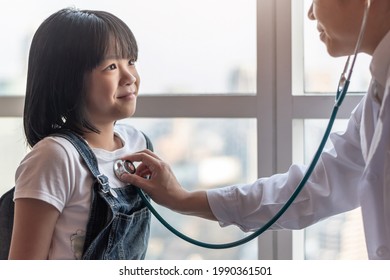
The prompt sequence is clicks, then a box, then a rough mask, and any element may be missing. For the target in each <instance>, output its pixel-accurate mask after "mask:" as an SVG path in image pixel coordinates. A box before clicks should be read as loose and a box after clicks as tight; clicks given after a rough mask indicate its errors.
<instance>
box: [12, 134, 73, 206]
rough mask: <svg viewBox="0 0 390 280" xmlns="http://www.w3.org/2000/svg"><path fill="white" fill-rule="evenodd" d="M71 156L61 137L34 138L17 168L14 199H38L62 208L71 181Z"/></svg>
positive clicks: (70, 192) (69, 189) (69, 193)
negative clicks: (34, 141)
mask: <svg viewBox="0 0 390 280" xmlns="http://www.w3.org/2000/svg"><path fill="white" fill-rule="evenodd" d="M71 157H74V155H70V154H69V152H68V151H67V149H66V147H65V146H64V145H63V144H62V143H61V141H58V140H56V139H54V138H52V137H47V138H45V139H43V140H41V141H40V142H38V143H37V144H36V145H35V146H34V147H33V149H32V150H31V151H30V152H29V153H28V154H27V155H26V157H25V158H24V159H23V160H22V162H21V163H20V165H19V167H18V168H17V171H16V174H15V195H14V199H15V200H16V199H19V198H34V199H39V200H42V201H45V202H47V203H49V204H51V205H53V206H54V207H55V208H57V209H58V211H60V212H62V210H63V208H64V205H65V204H66V202H67V201H68V199H69V198H70V196H71V194H72V191H73V190H72V188H73V186H74V185H75V184H74V176H73V175H72V174H73V172H70V170H74V160H72V159H71Z"/></svg>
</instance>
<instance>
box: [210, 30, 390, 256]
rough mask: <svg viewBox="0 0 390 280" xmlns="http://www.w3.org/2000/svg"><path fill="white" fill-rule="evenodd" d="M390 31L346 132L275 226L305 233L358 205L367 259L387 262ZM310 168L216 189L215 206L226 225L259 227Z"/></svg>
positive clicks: (295, 167)
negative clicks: (360, 212) (366, 91)
mask: <svg viewBox="0 0 390 280" xmlns="http://www.w3.org/2000/svg"><path fill="white" fill-rule="evenodd" d="M389 67H390V32H389V33H388V34H387V35H386V37H385V38H384V39H383V40H382V42H381V43H380V45H379V46H378V47H377V49H376V50H375V52H374V54H373V58H372V62H371V66H370V70H371V74H372V78H373V79H372V82H371V85H370V88H369V90H368V93H367V94H366V95H365V97H364V98H363V99H362V101H361V102H360V104H359V105H358V106H357V107H356V108H355V110H354V111H353V112H352V115H351V118H350V120H349V122H348V126H347V129H346V131H345V132H344V133H342V134H340V133H338V134H337V133H333V134H331V136H330V140H331V142H332V144H333V146H332V148H331V149H330V150H327V151H325V152H323V153H322V155H321V158H320V160H319V162H318V164H317V166H316V168H315V169H314V171H313V174H312V176H311V177H310V179H309V181H308V183H307V184H306V186H305V187H304V188H303V190H302V192H301V193H300V194H299V196H298V197H297V198H296V199H295V201H294V202H293V204H292V205H291V207H290V208H289V209H288V210H287V211H286V212H285V213H284V215H283V216H281V217H280V218H279V219H278V221H277V222H276V223H275V224H274V225H273V226H272V227H271V229H301V228H304V227H307V226H309V225H312V224H314V223H316V222H317V221H320V220H322V219H325V218H327V217H330V216H332V215H335V214H339V213H342V212H346V211H349V210H352V209H354V208H357V207H361V210H362V214H363V222H364V231H365V237H366V244H367V250H368V256H369V258H370V259H390V68H389ZM305 171H306V167H305V166H299V165H293V166H291V167H290V169H289V170H288V172H287V173H285V174H277V175H273V176H271V177H269V178H261V179H258V180H257V181H255V182H254V183H252V184H245V185H235V186H229V187H225V188H217V189H212V190H209V191H208V192H207V197H208V200H209V203H210V207H211V209H212V211H213V213H214V215H215V216H216V218H217V219H218V220H219V222H220V224H221V225H222V226H227V225H230V224H235V225H237V226H239V227H240V228H241V229H243V230H244V231H251V230H255V229H257V228H259V227H261V226H262V225H263V224H264V223H266V222H268V220H269V219H270V218H271V217H272V216H273V215H274V214H275V213H276V212H278V211H279V210H280V208H281V207H282V206H283V205H284V204H285V202H286V201H287V200H288V198H289V197H290V196H291V194H292V192H293V191H294V190H295V188H296V186H297V185H298V183H299V182H300V180H301V179H302V177H303V175H304V173H305Z"/></svg>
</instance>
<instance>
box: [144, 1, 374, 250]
mask: <svg viewBox="0 0 390 280" xmlns="http://www.w3.org/2000/svg"><path fill="white" fill-rule="evenodd" d="M365 3H366V7H365V10H364V15H363V20H362V25H361V28H360V34H359V37H358V40H357V42H356V46H355V51H354V55H353V60H352V63H351V67H350V68H349V71H348V67H349V60H350V56H349V57H348V59H347V61H346V63H345V67H344V70H343V73H342V74H341V77H340V80H339V84H338V87H337V91H336V97H335V99H336V101H335V104H334V106H333V110H332V113H331V115H330V118H329V123H328V125H327V127H326V130H325V133H324V136H323V137H322V140H321V142H320V145H319V147H318V149H317V151H316V153H315V154H314V157H313V160H312V162H311V163H310V165H309V167H308V168H307V171H306V173H305V175H304V176H303V178H302V180H301V182H300V183H299V185H298V186H297V188H296V189H295V191H294V192H293V194H292V195H291V197H290V198H289V199H288V200H287V202H286V204H285V205H284V206H283V207H282V208H281V209H280V210H279V212H277V213H276V214H275V216H274V217H272V218H271V219H270V220H269V221H268V222H267V223H266V224H264V225H263V226H262V227H261V228H260V229H258V230H256V231H255V232H253V233H252V234H250V235H248V236H247V237H244V238H242V239H240V240H237V241H234V242H231V243H225V244H210V243H204V242H201V241H198V240H195V239H192V238H190V237H188V236H186V235H184V234H183V233H181V232H179V231H178V230H176V229H175V228H173V227H172V226H171V225H170V224H168V223H167V222H166V221H165V220H164V218H163V217H161V215H160V214H159V213H158V212H157V211H156V209H155V208H154V207H153V206H152V205H151V203H150V201H149V200H148V199H147V198H146V197H145V195H144V193H143V191H142V190H141V189H138V188H137V190H138V193H139V195H140V196H141V198H142V200H143V201H144V202H145V204H146V205H147V207H148V208H149V209H150V211H151V212H152V213H153V215H154V216H155V217H156V218H157V219H158V220H159V221H160V222H161V223H162V224H163V225H164V226H165V227H166V228H167V229H168V230H170V231H171V232H172V233H173V234H175V235H176V236H178V237H180V238H182V239H183V240H185V241H187V242H189V243H192V244H194V245H197V246H200V247H204V248H208V249H228V248H232V247H236V246H240V245H242V244H244V243H246V242H249V241H251V240H252V239H254V238H256V237H258V236H259V235H260V234H262V233H263V232H264V231H266V230H267V229H269V228H270V227H271V226H272V225H273V224H274V223H275V222H276V221H277V220H278V219H279V218H280V217H281V216H282V215H283V214H284V212H286V210H287V209H288V208H289V207H290V205H291V204H292V202H293V201H294V200H295V198H296V197H297V196H298V194H299V193H300V192H301V190H302V189H303V187H304V186H305V184H306V182H307V181H308V180H309V177H310V175H311V174H312V172H313V170H314V168H315V166H316V164H317V162H318V160H319V158H320V157H321V153H322V151H323V149H324V147H325V144H326V142H327V140H328V137H329V134H330V132H331V130H332V127H333V123H334V121H335V119H336V116H337V112H338V109H339V107H340V106H341V103H342V102H343V100H344V97H345V95H346V94H347V91H348V87H349V83H350V79H351V75H352V71H353V68H354V65H355V61H356V57H357V54H358V51H359V49H360V45H361V43H362V40H363V36H364V32H365V28H366V22H367V18H368V12H369V10H370V6H371V0H366V2H365ZM347 71H348V74H347Z"/></svg>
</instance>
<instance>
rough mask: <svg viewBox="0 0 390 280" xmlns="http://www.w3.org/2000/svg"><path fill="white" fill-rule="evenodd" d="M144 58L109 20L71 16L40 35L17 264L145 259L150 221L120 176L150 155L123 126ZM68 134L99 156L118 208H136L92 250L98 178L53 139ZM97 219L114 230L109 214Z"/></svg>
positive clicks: (126, 32) (32, 67)
mask: <svg viewBox="0 0 390 280" xmlns="http://www.w3.org/2000/svg"><path fill="white" fill-rule="evenodd" d="M137 54H138V48H137V43H136V40H135V38H134V35H133V33H132V32H131V31H130V29H129V28H128V27H127V26H126V24H125V23H124V22H123V21H121V20H120V19H118V18H117V17H115V16H114V15H112V14H110V13H107V12H103V11H89V10H83V11H81V10H76V9H63V10H60V11H58V12H56V13H54V14H53V15H51V16H50V17H49V18H47V19H46V20H45V21H44V22H43V23H42V24H41V26H40V27H39V28H38V30H37V31H36V33H35V36H34V38H33V40H32V44H31V48H30V54H29V65H28V74H27V89H26V99H25V108H24V129H25V134H26V138H27V142H28V144H29V145H30V146H31V147H32V150H31V152H30V153H28V154H27V156H26V157H25V158H24V159H23V160H22V162H21V164H20V166H19V167H18V169H17V171H16V184H15V196H14V201H15V217H14V229H13V234H12V241H11V248H10V254H9V258H10V259H80V258H99V259H118V258H121V259H140V258H144V256H145V252H146V246H147V243H148V237H149V224H150V214H149V212H148V210H147V209H146V207H145V206H144V205H143V203H142V202H141V200H140V199H139V198H138V197H137V195H136V193H135V192H134V188H133V187H131V186H127V187H125V186H126V184H124V183H122V182H120V181H119V180H118V179H117V178H116V177H115V175H114V171H113V164H114V161H115V160H117V159H118V158H121V157H123V156H124V155H126V154H128V153H131V152H135V151H139V150H143V149H145V148H146V139H145V137H144V135H143V134H142V133H141V132H140V131H138V130H136V129H135V128H133V127H129V126H122V125H116V124H115V122H116V121H117V120H119V119H123V118H127V117H130V116H132V115H133V114H134V112H135V108H136V100H137V96H138V90H139V85H140V78H139V75H138V73H137V70H136V67H135V62H136V61H137ZM64 129H66V130H67V131H72V132H73V133H75V134H77V135H79V136H81V137H82V138H83V139H84V140H85V141H86V142H87V143H88V145H89V147H91V148H92V150H93V152H94V153H95V155H96V158H97V160H98V165H99V169H100V171H101V172H102V173H103V174H105V175H106V176H107V177H108V179H109V184H110V186H111V188H114V189H115V190H117V191H116V193H118V194H119V198H118V199H116V200H115V201H116V202H115V203H117V201H122V200H123V201H124V203H123V204H124V206H126V207H125V208H127V210H126V211H127V212H125V213H119V214H118V215H117V216H115V217H110V216H108V217H109V218H110V219H111V222H112V227H111V228H110V230H109V231H108V232H105V233H104V234H100V235H99V238H97V240H93V242H89V244H85V236H86V232H87V223H88V221H89V216H90V212H91V211H94V210H93V209H91V195H92V192H93V191H92V184H93V181H94V179H93V177H92V175H91V174H90V172H89V170H88V168H87V167H86V166H85V164H84V163H83V162H82V159H81V157H80V155H79V153H78V152H77V151H76V149H75V148H74V147H73V145H72V144H71V143H70V142H69V141H67V140H65V139H64V138H62V137H58V136H53V135H52V134H53V133H57V132H61V130H64ZM100 210H101V209H100ZM98 212H99V211H98ZM99 219H100V221H99ZM96 220H97V221H98V222H101V223H103V224H104V223H105V222H106V221H105V220H103V217H101V216H100V215H99V216H98V217H97V219H96ZM86 252H89V253H88V254H87V253H86Z"/></svg>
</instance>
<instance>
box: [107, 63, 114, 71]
mask: <svg viewBox="0 0 390 280" xmlns="http://www.w3.org/2000/svg"><path fill="white" fill-rule="evenodd" d="M106 69H107V70H115V69H116V65H115V64H111V65H110V66H108V67H107V68H106Z"/></svg>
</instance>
